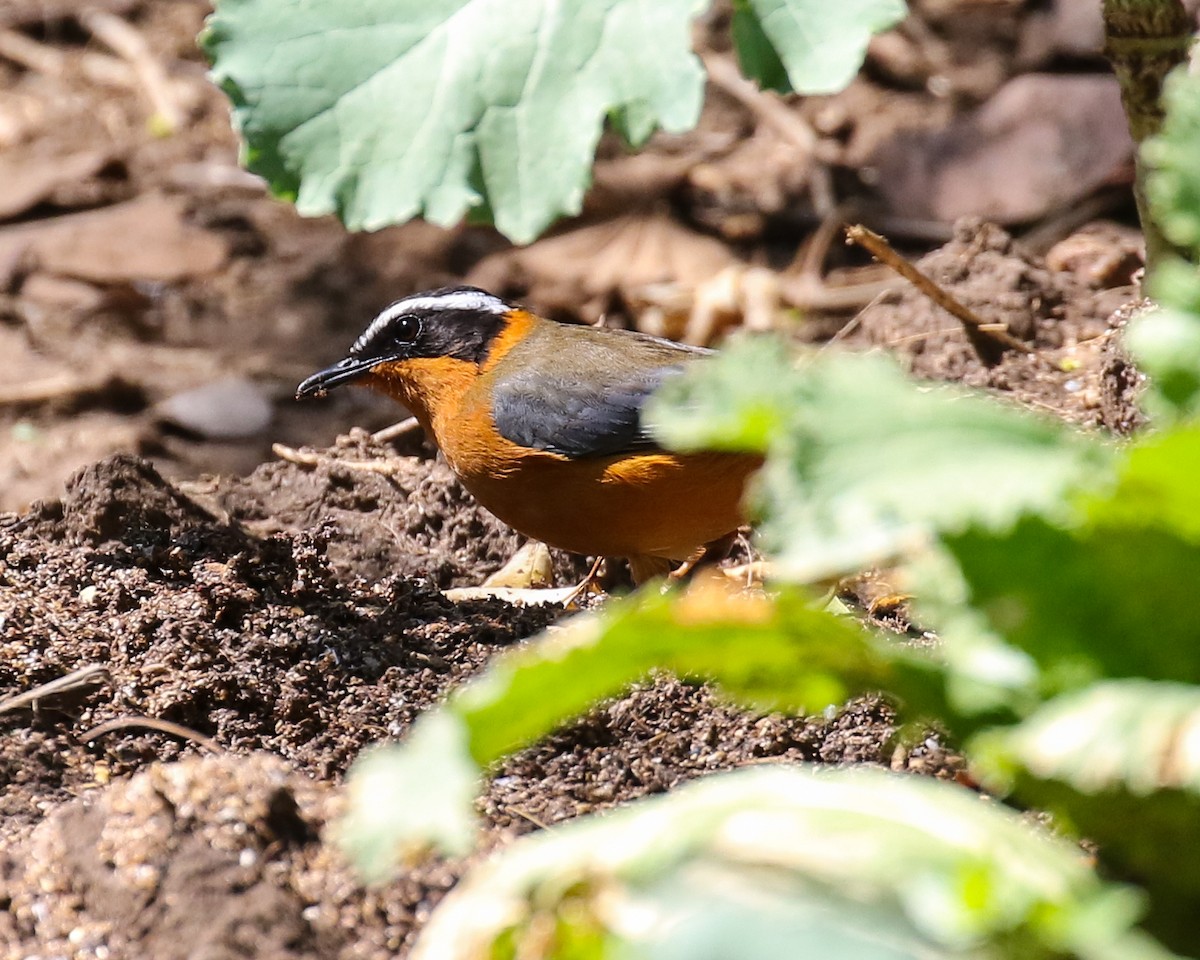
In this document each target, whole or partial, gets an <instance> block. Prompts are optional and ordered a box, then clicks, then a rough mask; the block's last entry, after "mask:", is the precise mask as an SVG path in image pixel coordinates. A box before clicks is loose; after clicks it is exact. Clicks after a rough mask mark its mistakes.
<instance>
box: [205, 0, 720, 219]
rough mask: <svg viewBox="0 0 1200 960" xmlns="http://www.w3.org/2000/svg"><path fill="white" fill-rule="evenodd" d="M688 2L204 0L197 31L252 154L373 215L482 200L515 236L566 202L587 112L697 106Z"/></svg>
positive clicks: (318, 203) (325, 204)
mask: <svg viewBox="0 0 1200 960" xmlns="http://www.w3.org/2000/svg"><path fill="white" fill-rule="evenodd" d="M704 5H705V4H704V0H655V2H652V3H651V2H646V0H594V2H588V3H580V4H561V3H557V2H553V0H525V2H521V3H512V2H510V0H353V2H347V0H306V2H303V3H290V4H282V3H279V2H278V0H219V2H218V3H217V10H216V13H215V14H214V15H213V16H212V17H211V18H210V20H209V23H208V28H207V31H206V34H205V36H204V40H203V42H204V47H205V49H206V51H207V52H208V55H209V57H210V58H211V59H212V62H213V77H214V79H215V80H216V81H217V82H218V83H219V84H220V86H221V87H222V89H223V90H224V91H225V92H226V93H227V94H228V95H229V97H230V99H231V100H232V101H233V106H234V119H235V121H236V123H237V125H238V127H239V129H240V130H241V132H242V135H243V136H244V137H245V138H246V141H247V144H248V152H247V159H248V162H249V165H250V167H251V169H253V170H255V171H257V172H259V173H261V174H263V176H265V177H266V178H267V180H268V181H269V182H270V183H271V184H272V186H273V188H274V189H275V190H276V191H277V192H280V193H283V194H287V195H294V196H295V199H296V205H297V208H298V209H299V210H300V212H301V213H303V214H305V215H319V214H326V213H337V214H338V215H339V216H340V217H341V218H342V219H343V221H344V222H345V223H346V224H347V226H349V227H351V228H352V229H360V228H366V229H375V228H378V227H381V226H385V225H387V224H389V223H395V222H399V221H403V220H407V219H409V218H411V217H413V216H416V215H417V214H420V213H424V214H425V216H427V217H428V218H429V219H430V220H433V221H434V222H437V223H442V224H451V223H455V222H457V221H458V220H460V219H461V218H462V217H463V216H464V214H466V213H467V212H468V211H469V210H470V209H472V208H474V207H478V206H480V205H481V204H484V203H485V202H486V204H487V205H488V206H490V208H491V210H492V211H493V213H494V215H495V219H496V225H497V226H498V227H499V228H500V230H501V231H502V232H504V233H505V234H507V235H508V236H509V237H512V238H513V239H514V240H518V241H527V240H530V239H532V238H533V237H534V236H536V235H537V234H538V232H540V231H541V230H542V229H544V228H545V226H546V225H547V224H548V223H550V222H551V221H552V220H553V219H554V218H555V217H556V216H557V215H559V214H561V213H574V212H577V211H578V210H579V208H580V205H581V203H582V198H583V190H584V187H585V186H586V184H587V181H588V172H589V170H590V167H591V163H592V157H593V154H594V151H595V146H596V142H597V140H598V138H599V136H600V132H601V128H602V126H603V122H604V118H605V116H606V115H607V114H609V113H610V112H620V113H622V115H623V117H624V118H625V120H626V123H625V124H624V127H625V128H626V129H627V130H630V131H633V132H636V133H639V134H640V135H641V136H645V135H646V134H648V133H649V129H650V123H648V122H647V121H648V120H653V121H654V122H657V123H658V124H660V125H662V126H663V127H664V128H666V129H668V130H684V129H687V128H689V127H691V126H692V125H693V124H694V123H695V122H696V118H697V117H698V116H699V112H700V104H701V99H702V96H703V87H704V73H703V70H702V69H701V67H700V63H699V60H698V59H697V58H696V57H695V55H694V54H693V53H692V52H691V21H692V18H693V17H695V15H696V14H697V13H698V12H699V11H700V10H701V9H703V7H704Z"/></svg>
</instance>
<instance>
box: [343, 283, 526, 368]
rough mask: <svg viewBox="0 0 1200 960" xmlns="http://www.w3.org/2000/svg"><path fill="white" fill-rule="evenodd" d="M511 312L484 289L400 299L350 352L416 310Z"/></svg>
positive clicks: (368, 329) (382, 314) (369, 327)
mask: <svg viewBox="0 0 1200 960" xmlns="http://www.w3.org/2000/svg"><path fill="white" fill-rule="evenodd" d="M510 309H511V308H510V307H509V305H508V304H507V303H505V302H504V301H503V300H501V299H500V298H499V297H497V296H494V295H493V294H490V293H485V292H484V291H482V290H453V291H450V292H449V293H439V294H435V295H432V296H431V295H427V294H418V295H417V296H415V297H407V298H405V299H404V300H397V301H396V302H395V303H393V304H392V305H391V306H390V307H386V308H385V309H384V310H383V312H382V313H380V314H379V316H377V317H376V318H375V319H374V320H372V321H371V323H370V326H368V327H367V329H366V330H364V331H363V334H362V336H361V337H359V338H358V339H357V340H355V341H354V345H353V346H352V347H351V348H350V351H351V352H352V353H357V352H358V351H360V350H363V349H365V348H366V346H367V345H368V344H369V343H370V342H371V340H373V339H374V338H375V336H376V335H377V334H378V333H379V331H380V330H382V329H383V328H384V327H386V326H387V325H388V324H389V323H391V322H392V321H393V320H395V319H396V318H397V317H402V316H404V315H405V314H406V313H412V312H413V311H414V310H479V311H482V312H484V313H494V314H496V315H497V316H498V315H500V314H502V313H507V312H508V311H509V310H510Z"/></svg>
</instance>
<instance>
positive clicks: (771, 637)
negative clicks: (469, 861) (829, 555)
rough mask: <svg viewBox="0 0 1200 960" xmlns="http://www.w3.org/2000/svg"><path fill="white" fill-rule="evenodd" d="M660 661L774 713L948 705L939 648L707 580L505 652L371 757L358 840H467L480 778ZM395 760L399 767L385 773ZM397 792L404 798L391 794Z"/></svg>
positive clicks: (633, 601)
mask: <svg viewBox="0 0 1200 960" xmlns="http://www.w3.org/2000/svg"><path fill="white" fill-rule="evenodd" d="M656 669H665V670H670V671H672V672H674V673H676V674H678V675H680V676H683V677H689V678H696V679H705V680H708V679H711V680H714V681H716V682H717V683H718V684H719V685H720V686H721V688H722V689H723V690H724V691H726V692H727V693H729V694H732V695H734V696H736V697H737V698H739V699H740V700H741V701H742V702H746V703H752V704H754V705H756V706H759V707H762V708H768V709H787V710H792V711H796V712H801V711H807V712H817V711H820V710H822V709H824V708H826V707H827V706H830V705H834V704H840V703H842V702H843V701H845V700H847V699H848V698H850V697H851V696H854V695H857V694H862V693H870V692H877V691H880V690H888V691H891V692H894V693H896V694H897V695H898V696H900V697H901V698H903V699H904V701H905V702H906V705H907V706H908V708H909V709H910V711H911V712H913V713H916V714H924V715H935V714H941V713H944V712H945V704H944V700H943V694H942V687H941V677H940V671H939V668H938V666H937V664H936V663H935V662H934V661H933V660H932V659H931V658H929V657H928V656H926V655H924V654H922V653H920V652H917V651H912V650H909V649H906V648H904V647H902V646H900V645H898V644H896V643H894V642H892V641H888V640H886V639H883V638H881V637H877V636H875V635H874V634H872V633H869V632H868V631H866V630H865V629H863V628H862V627H860V626H859V625H858V624H857V623H855V622H854V621H853V620H850V619H849V618H845V617H837V616H834V615H833V614H830V613H826V612H825V611H823V610H819V609H815V608H814V607H812V606H811V605H810V604H809V602H808V601H807V599H806V598H805V597H803V596H802V595H801V594H799V593H796V592H793V591H789V590H784V591H782V592H781V593H780V594H779V595H778V596H777V597H773V598H768V597H764V596H757V597H755V596H743V595H739V594H734V595H731V594H730V593H729V592H728V591H727V590H726V589H723V588H720V587H717V586H715V585H711V584H697V585H696V586H695V587H693V588H692V589H691V590H689V591H688V592H687V593H685V594H682V595H668V596H662V595H660V594H657V593H654V592H650V593H646V594H640V595H636V596H634V597H631V598H629V599H627V600H623V601H610V602H609V604H607V605H606V607H605V609H604V611H603V612H602V614H600V615H598V616H595V615H585V616H581V617H579V618H577V619H576V620H574V621H572V622H571V623H570V624H568V625H567V626H565V627H562V628H560V629H557V630H555V631H553V632H551V633H549V634H547V635H545V636H543V637H541V638H540V639H539V640H537V641H536V642H535V643H533V644H531V645H529V646H527V647H524V648H522V649H519V650H514V651H512V652H511V653H506V654H504V655H502V656H500V657H497V658H495V659H494V660H493V661H492V662H491V663H490V664H489V665H488V668H487V670H485V671H484V673H483V674H482V675H481V676H479V677H478V678H477V679H475V680H472V681H470V682H469V683H467V684H465V685H464V686H463V687H461V688H459V689H458V690H456V691H455V692H454V693H453V694H452V695H451V697H450V699H449V700H448V701H447V703H446V705H445V706H444V707H443V708H441V709H440V710H438V711H435V712H434V713H432V714H429V715H427V716H424V717H422V718H420V719H419V720H418V721H417V722H416V724H414V726H413V729H412V732H411V733H410V735H409V740H408V741H406V742H405V743H404V744H403V745H401V746H400V747H398V748H395V749H394V750H392V751H386V752H380V753H379V754H373V755H371V756H370V757H369V758H368V761H364V763H369V764H371V766H369V767H367V768H366V770H367V773H369V774H371V775H372V776H373V777H374V778H375V779H374V782H376V783H378V784H379V785H380V786H379V787H378V788H376V787H373V786H372V784H371V782H368V781H367V780H365V779H363V777H365V776H366V774H360V772H359V769H358V767H357V766H356V767H355V769H354V770H353V771H352V773H351V784H352V786H353V788H354V793H353V797H354V802H353V803H352V809H351V813H350V821H349V823H350V828H349V830H350V835H351V836H362V837H364V838H366V839H365V841H364V843H362V844H359V847H360V848H362V849H365V850H367V851H368V853H369V854H370V855H371V856H373V857H377V858H386V857H388V856H390V855H391V852H392V851H394V850H395V849H396V848H397V844H399V845H400V847H401V848H402V849H405V850H407V849H410V848H416V849H422V848H424V847H425V846H427V845H431V844H432V845H435V846H439V847H441V848H443V849H451V850H460V849H461V842H462V838H463V837H464V836H467V835H470V834H471V833H472V832H473V830H474V813H473V808H472V804H471V798H470V797H469V796H468V795H467V794H468V791H467V790H466V785H467V784H468V783H469V782H470V781H471V776H479V775H481V771H482V768H484V767H486V766H487V765H488V764H491V763H493V762H494V761H496V760H498V759H500V758H501V757H503V756H505V755H506V754H509V753H512V752H514V751H516V750H518V749H520V748H521V747H524V746H526V745H528V744H529V743H531V742H533V741H534V740H535V739H537V738H538V737H540V736H544V735H545V734H547V733H550V732H551V731H552V730H554V729H555V728H557V727H558V726H560V725H561V724H563V723H565V722H567V721H569V720H572V719H574V718H576V717H578V716H580V715H582V714H583V713H585V712H586V711H587V710H588V709H590V708H591V707H592V706H593V705H594V704H595V703H596V702H597V701H599V700H602V699H603V698H605V697H609V696H614V695H616V694H618V693H620V692H621V691H623V690H624V689H625V688H626V687H628V686H629V684H631V683H633V682H635V681H637V680H640V679H642V678H644V677H646V676H648V675H649V674H650V673H651V672H652V671H653V670H656ZM430 727H433V729H432V730H431V729H429V728H430ZM435 746H436V750H438V751H441V752H440V753H439V754H438V757H437V759H436V761H435V760H434V759H433V757H432V754H433V752H434V750H435ZM392 762H395V763H397V767H398V769H397V771H395V772H388V765H389V763H392ZM443 780H445V782H443ZM387 796H403V797H404V802H403V803H402V804H396V803H385V802H384V799H383V798H385V797H387ZM381 807H386V808H387V811H388V812H387V814H386V815H381V814H379V813H378V812H377V811H378V810H379V809H380V808H381ZM379 816H384V820H383V821H379V820H378V817H379ZM360 818H363V822H362V823H361V824H360V823H359V819H360ZM385 836H387V837H390V838H391V839H390V840H389V841H388V842H386V843H385V842H384V841H383V837H385ZM447 841H449V842H447ZM375 862H376V861H374V860H373V861H372V863H373V864H374V863H375Z"/></svg>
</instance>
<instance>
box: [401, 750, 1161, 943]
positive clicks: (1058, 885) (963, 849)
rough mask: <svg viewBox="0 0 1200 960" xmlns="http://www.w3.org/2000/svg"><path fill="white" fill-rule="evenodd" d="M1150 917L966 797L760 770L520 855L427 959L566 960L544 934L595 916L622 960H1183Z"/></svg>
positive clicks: (469, 881)
mask: <svg viewBox="0 0 1200 960" xmlns="http://www.w3.org/2000/svg"><path fill="white" fill-rule="evenodd" d="M1140 909H1141V906H1140V900H1139V898H1138V896H1137V895H1136V894H1135V893H1133V892H1132V891H1129V890H1126V889H1121V888H1117V887H1112V886H1106V885H1104V884H1102V883H1101V882H1100V881H1099V880H1098V878H1097V877H1096V876H1095V874H1094V873H1092V872H1091V871H1090V870H1089V869H1088V868H1087V867H1086V866H1085V864H1084V862H1083V859H1082V857H1081V856H1080V855H1079V853H1078V852H1077V851H1076V850H1074V849H1073V848H1072V847H1070V846H1069V845H1066V844H1062V843H1059V842H1056V841H1054V840H1052V839H1050V838H1049V837H1047V836H1044V835H1041V834H1039V833H1037V832H1035V831H1033V830H1031V829H1029V827H1028V825H1027V824H1025V823H1023V822H1021V821H1020V820H1019V819H1018V818H1017V817H1016V815H1015V814H1012V813H1011V812H1009V811H1007V810H1005V809H1003V808H1001V807H998V806H997V805H995V804H991V803H987V802H986V801H982V800H980V799H979V798H978V797H976V796H974V795H973V794H971V793H969V792H967V791H965V790H962V789H961V788H957V787H954V786H950V785H947V784H942V783H938V782H934V781H927V780H920V779H917V778H912V777H900V776H895V775H891V774H888V773H885V772H882V771H877V770H866V769H858V770H849V769H843V770H828V769H826V770H814V769H811V768H799V767H790V766H789V767H782V766H780V767H774V768H761V767H760V768H758V769H755V770H743V771H738V772H735V773H730V774H721V775H717V776H713V777H708V778H705V779H704V780H702V781H700V782H698V783H693V784H689V785H686V786H684V787H682V788H680V789H679V790H677V791H674V792H673V793H671V794H670V795H668V796H666V797H662V798H658V799H653V800H648V801H642V802H639V803H637V804H632V805H630V806H628V807H626V808H624V809H622V810H617V811H614V812H612V813H611V814H609V815H608V816H606V817H604V818H586V819H583V820H577V821H575V822H572V823H569V824H565V825H563V826H560V827H558V828H556V829H554V830H552V831H547V832H544V833H541V834H537V835H534V836H531V837H527V838H524V839H522V840H519V841H517V842H515V843H514V844H512V845H510V846H509V847H507V848H505V849H504V850H503V851H501V852H499V853H498V854H496V855H495V856H494V857H492V858H491V859H489V860H488V861H486V862H484V863H482V864H480V865H479V866H477V867H476V868H474V869H473V870H472V871H470V872H469V873H468V875H467V876H466V877H465V878H464V879H463V881H462V882H461V883H460V884H459V886H458V887H457V888H456V889H455V890H454V891H453V892H451V893H450V894H449V895H448V896H447V897H446V899H445V900H444V901H443V902H442V904H441V905H440V906H439V907H438V909H437V910H436V911H435V913H434V916H433V918H432V919H431V920H430V923H429V925H428V926H427V927H426V928H425V930H424V932H423V933H422V936H421V940H420V942H419V944H418V946H417V949H416V950H415V951H414V954H413V958H414V960H433V958H437V960H466V958H474V957H478V956H489V955H493V956H495V955H499V956H520V957H523V958H529V960H538V958H545V960H549V958H560V957H565V956H568V955H569V954H567V953H566V952H563V951H560V950H559V949H557V948H558V946H559V944H558V941H557V940H556V938H555V936H554V935H552V934H551V935H547V934H548V932H549V931H559V930H562V929H563V928H564V927H570V926H571V925H572V924H574V923H578V922H580V920H581V919H583V921H584V922H585V923H586V925H587V926H588V928H589V929H592V930H596V929H599V930H602V931H604V933H605V934H606V942H605V945H606V949H605V950H604V952H603V954H598V955H602V956H604V957H606V958H632V957H655V958H669V960H675V958H680V960H682V958H687V960H718V958H725V957H730V956H738V957H742V958H746V960H750V958H754V960H774V958H779V960H784V958H789V960H790V958H792V957H795V956H797V955H809V954H811V955H814V956H836V957H839V958H842V957H855V958H865V960H884V958H887V960H893V958H918V957H919V958H930V957H951V956H955V957H963V956H978V957H996V958H1004V957H1011V958H1014V960H1018V958H1019V960H1035V958H1039V957H1045V958H1049V957H1052V956H1053V957H1058V956H1077V957H1085V958H1092V957H1095V958H1102V957H1103V958H1113V960H1115V958H1117V957H1122V958H1128V960H1134V958H1138V960H1150V958H1165V957H1167V956H1169V955H1168V954H1167V953H1166V952H1165V951H1163V950H1162V949H1161V948H1159V947H1158V946H1157V945H1156V944H1154V943H1153V942H1152V941H1150V940H1149V939H1148V938H1146V937H1144V936H1142V935H1141V934H1139V933H1137V932H1136V931H1134V930H1132V929H1131V926H1132V924H1133V923H1134V921H1135V920H1136V918H1137V915H1138V913H1139V912H1140ZM497 942H500V943H502V944H504V945H505V946H506V947H507V948H508V949H506V950H504V951H502V952H499V953H498V954H493V953H492V952H491V949H492V945H493V944H495V943H497Z"/></svg>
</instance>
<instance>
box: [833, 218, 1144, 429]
mask: <svg viewBox="0 0 1200 960" xmlns="http://www.w3.org/2000/svg"><path fill="white" fill-rule="evenodd" d="M917 266H918V267H920V269H921V270H922V271H923V272H924V273H925V274H926V275H927V276H928V277H930V278H931V279H932V280H934V281H935V282H936V283H937V284H938V285H939V286H941V287H942V288H943V289H945V290H947V291H949V292H950V293H951V294H953V295H954V296H955V297H957V298H958V299H959V300H960V301H961V302H962V303H963V304H964V305H965V306H967V307H968V308H970V309H971V310H973V311H975V312H976V313H977V315H978V316H979V317H980V319H982V320H984V321H985V322H988V323H998V324H1003V325H1004V326H1005V327H1006V328H1007V329H1008V332H1009V333H1011V334H1012V335H1013V336H1015V337H1017V338H1018V339H1020V340H1022V341H1024V342H1025V343H1027V344H1028V345H1029V346H1030V347H1032V348H1033V349H1034V351H1035V352H1034V353H1019V352H1016V351H1012V350H1009V351H1007V352H1005V353H1004V354H1003V355H1001V356H999V357H991V356H987V355H986V351H985V352H983V353H981V351H980V350H979V349H977V348H976V347H975V346H973V345H972V343H971V341H970V340H969V339H968V338H967V336H966V334H965V333H964V332H963V327H962V324H961V323H959V322H958V321H957V320H955V319H954V318H953V317H951V316H950V315H949V314H948V313H947V312H946V311H945V310H943V309H942V308H940V307H938V306H937V305H936V304H934V303H933V302H932V301H931V300H930V299H929V298H928V297H926V296H925V295H924V294H923V293H921V292H920V291H918V290H917V289H916V288H915V287H911V286H906V287H904V288H902V289H901V290H899V291H896V292H893V293H889V294H885V295H884V296H883V297H881V298H880V300H879V302H877V303H876V304H875V305H873V306H871V307H868V308H867V309H866V310H864V311H863V312H862V314H861V315H860V317H859V328H858V331H857V333H856V335H855V336H854V337H852V338H851V340H852V342H853V341H854V340H857V341H858V342H862V341H866V342H867V343H869V344H871V345H873V346H880V347H886V348H887V349H888V351H889V352H891V353H894V354H896V355H898V356H900V357H902V358H905V359H906V360H907V362H908V365H909V368H910V369H911V371H912V372H913V374H914V375H916V376H918V377H925V378H928V379H931V380H954V381H959V382H962V383H966V384H968V385H970V386H974V387H984V388H988V389H991V390H995V391H997V392H1000V393H1003V394H1006V395H1008V396H1011V397H1012V398H1013V399H1015V400H1018V401H1020V402H1021V403H1024V404H1026V405H1028V406H1031V407H1034V408H1036V409H1039V410H1043V411H1048V412H1051V413H1054V414H1056V415H1058V416H1060V417H1062V418H1063V419H1065V420H1070V421H1073V422H1076V423H1083V424H1087V425H1095V426H1104V427H1107V428H1108V429H1112V430H1120V431H1123V432H1127V431H1128V430H1129V429H1132V427H1133V426H1135V425H1136V424H1137V423H1139V422H1140V417H1139V416H1138V414H1137V412H1136V408H1135V406H1134V400H1135V388H1136V385H1137V378H1136V374H1134V373H1133V372H1132V371H1129V372H1128V373H1126V372H1123V368H1120V369H1119V368H1118V367H1117V366H1112V365H1111V364H1110V359H1111V360H1112V363H1113V364H1118V363H1119V360H1118V359H1117V358H1116V357H1115V354H1114V353H1113V352H1114V351H1119V349H1120V348H1119V344H1118V343H1116V342H1115V341H1116V340H1117V338H1116V337H1115V336H1114V334H1115V332H1116V330H1117V329H1118V328H1119V327H1120V325H1121V324H1122V323H1123V319H1122V314H1119V313H1118V309H1119V308H1120V307H1122V306H1123V305H1124V304H1126V303H1127V302H1128V301H1129V300H1130V298H1131V296H1132V295H1133V290H1132V288H1131V287H1129V286H1128V285H1126V284H1123V283H1120V282H1119V281H1120V280H1121V279H1124V278H1123V277H1121V276H1120V275H1119V274H1117V275H1114V276H1113V277H1112V278H1111V282H1113V283H1115V284H1116V285H1113V286H1107V285H1105V282H1106V280H1107V279H1108V278H1106V280H1096V281H1093V282H1092V283H1088V282H1087V281H1086V280H1085V279H1084V276H1083V275H1082V274H1081V272H1077V271H1074V270H1070V269H1057V270H1053V269H1050V267H1048V266H1047V264H1046V262H1045V261H1044V260H1043V258H1041V257H1038V256H1035V255H1033V254H1032V253H1030V252H1029V251H1028V249H1027V248H1026V247H1025V246H1023V245H1022V244H1020V243H1018V242H1016V241H1014V240H1013V238H1012V237H1011V236H1010V235H1009V234H1008V233H1006V232H1005V231H1004V230H1002V229H1001V228H1000V227H997V226H995V225H993V224H985V223H981V222H979V221H975V220H964V221H962V222H960V223H959V224H958V225H957V226H956V228H955V232H954V237H953V239H951V241H950V242H949V243H947V244H946V245H945V246H943V247H940V248H939V249H937V250H935V251H933V252H932V253H930V254H928V255H927V256H925V257H923V258H922V259H921V260H920V261H918V264H917Z"/></svg>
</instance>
